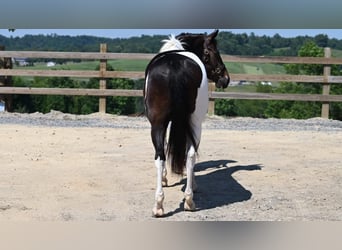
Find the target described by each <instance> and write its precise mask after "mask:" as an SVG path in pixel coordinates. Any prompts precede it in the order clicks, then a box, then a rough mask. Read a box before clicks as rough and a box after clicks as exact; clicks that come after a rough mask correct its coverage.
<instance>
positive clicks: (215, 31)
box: [208, 30, 219, 40]
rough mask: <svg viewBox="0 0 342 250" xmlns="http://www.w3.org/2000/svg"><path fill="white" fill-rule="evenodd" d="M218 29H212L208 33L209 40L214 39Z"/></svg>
mask: <svg viewBox="0 0 342 250" xmlns="http://www.w3.org/2000/svg"><path fill="white" fill-rule="evenodd" d="M218 32H219V30H214V32H213V33H211V34H210V35H208V38H209V39H210V40H211V39H214V38H215V37H216V36H217V34H218Z"/></svg>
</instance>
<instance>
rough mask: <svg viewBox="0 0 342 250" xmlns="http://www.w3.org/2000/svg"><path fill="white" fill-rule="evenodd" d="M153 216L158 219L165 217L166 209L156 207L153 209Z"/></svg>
mask: <svg viewBox="0 0 342 250" xmlns="http://www.w3.org/2000/svg"><path fill="white" fill-rule="evenodd" d="M152 216H153V217H156V218H159V217H163V216H164V208H162V207H161V208H156V207H154V208H153V209H152Z"/></svg>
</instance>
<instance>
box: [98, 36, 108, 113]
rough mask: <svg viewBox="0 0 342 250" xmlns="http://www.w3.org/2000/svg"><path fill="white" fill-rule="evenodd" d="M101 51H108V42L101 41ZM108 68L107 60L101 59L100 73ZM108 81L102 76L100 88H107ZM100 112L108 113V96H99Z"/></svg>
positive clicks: (102, 73)
mask: <svg viewBox="0 0 342 250" xmlns="http://www.w3.org/2000/svg"><path fill="white" fill-rule="evenodd" d="M100 53H107V44H105V43H101V45H100ZM106 70H107V60H106V59H101V60H100V75H101V76H103V75H104V73H105V72H106ZM106 85H107V83H106V79H105V78H103V77H102V78H100V89H106V88H107V86H106ZM99 112H100V113H106V97H100V98H99Z"/></svg>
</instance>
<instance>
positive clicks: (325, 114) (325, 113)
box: [321, 48, 331, 119]
mask: <svg viewBox="0 0 342 250" xmlns="http://www.w3.org/2000/svg"><path fill="white" fill-rule="evenodd" d="M324 57H325V58H330V57H331V49H330V48H324ZM330 74H331V66H330V65H324V70H323V75H324V82H323V93H322V94H323V95H329V93H330V83H329V77H330ZM321 117H322V118H326V119H329V102H323V103H322V113H321Z"/></svg>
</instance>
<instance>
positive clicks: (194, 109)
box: [144, 30, 230, 217]
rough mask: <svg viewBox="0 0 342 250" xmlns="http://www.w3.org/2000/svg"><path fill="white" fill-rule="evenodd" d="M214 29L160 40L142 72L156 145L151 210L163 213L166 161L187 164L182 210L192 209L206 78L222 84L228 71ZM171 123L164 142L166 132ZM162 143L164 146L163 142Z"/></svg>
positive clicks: (175, 166) (179, 169) (174, 166)
mask: <svg viewBox="0 0 342 250" xmlns="http://www.w3.org/2000/svg"><path fill="white" fill-rule="evenodd" d="M217 34H218V30H215V31H214V32H213V33H211V34H209V35H206V34H189V33H182V34H180V35H178V36H176V37H174V36H170V38H169V39H168V40H164V41H163V42H164V45H163V46H162V48H161V49H160V52H159V54H157V55H156V56H155V57H154V58H153V59H152V60H151V62H150V63H149V64H148V66H147V68H146V71H145V86H144V102H145V113H146V116H147V118H148V120H149V122H150V123H151V138H152V142H153V146H154V149H155V157H154V159H155V166H156V168H157V188H156V193H155V204H154V207H153V210H152V213H153V215H154V216H156V217H160V216H163V215H164V208H163V201H164V191H163V185H164V186H167V178H166V173H167V171H166V168H165V161H166V159H167V158H168V159H169V161H170V165H171V170H172V172H173V173H176V174H183V171H184V167H185V168H186V176H187V182H186V188H185V192H184V197H185V202H184V209H185V210H188V211H193V210H195V208H196V207H195V203H194V201H193V187H195V182H194V165H195V157H196V152H197V150H198V147H199V143H200V139H201V130H202V127H201V126H202V125H201V124H202V122H203V120H204V118H205V115H206V113H207V110H208V79H210V80H212V81H214V82H215V83H216V87H218V88H226V87H227V86H228V84H229V80H230V79H229V74H228V71H227V69H226V67H225V65H224V64H223V62H222V59H221V56H220V53H219V52H218V50H217V47H216V40H215V37H216V36H217ZM169 123H171V124H170V125H171V126H170V132H169V137H168V142H167V143H165V142H166V140H165V137H166V131H167V128H168V125H169ZM165 146H166V147H165ZM166 155H167V157H166Z"/></svg>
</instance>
